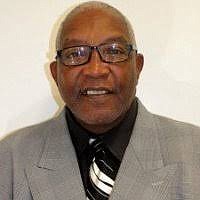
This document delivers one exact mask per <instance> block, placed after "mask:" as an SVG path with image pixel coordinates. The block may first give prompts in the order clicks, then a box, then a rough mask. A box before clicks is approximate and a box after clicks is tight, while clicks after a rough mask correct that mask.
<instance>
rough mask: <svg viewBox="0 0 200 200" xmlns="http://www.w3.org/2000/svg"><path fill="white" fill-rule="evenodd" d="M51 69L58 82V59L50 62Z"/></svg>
mask: <svg viewBox="0 0 200 200" xmlns="http://www.w3.org/2000/svg"><path fill="white" fill-rule="evenodd" d="M50 70H51V75H52V77H53V79H54V81H55V82H56V84H57V62H56V61H53V62H52V63H51V64H50Z"/></svg>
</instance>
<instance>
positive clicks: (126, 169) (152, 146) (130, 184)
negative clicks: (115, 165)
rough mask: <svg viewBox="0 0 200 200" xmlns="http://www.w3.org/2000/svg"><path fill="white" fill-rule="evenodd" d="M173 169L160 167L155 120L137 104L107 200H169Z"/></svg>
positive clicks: (161, 161)
mask: <svg viewBox="0 0 200 200" xmlns="http://www.w3.org/2000/svg"><path fill="white" fill-rule="evenodd" d="M176 168H177V166H176V165H168V166H164V163H163V159H162V152H161V149H160V142H159V138H158V130H157V126H156V124H155V119H154V117H153V115H152V114H150V113H149V112H148V111H147V110H146V109H145V108H144V107H143V106H142V104H141V103H140V101H139V107H138V115H137V118H136V122H135V126H134V130H133V133H132V136H131V139H130V142H129V145H128V147H127V149H126V152H125V154H124V157H123V161H122V163H121V166H120V169H119V172H118V175H117V178H116V181H115V185H114V188H113V192H112V194H111V197H110V199H111V200H130V199H131V200H138V199H140V200H151V199H152V200H161V199H162V200H170V191H169V189H170V187H169V186H170V183H171V181H172V180H173V176H174V174H175V171H176Z"/></svg>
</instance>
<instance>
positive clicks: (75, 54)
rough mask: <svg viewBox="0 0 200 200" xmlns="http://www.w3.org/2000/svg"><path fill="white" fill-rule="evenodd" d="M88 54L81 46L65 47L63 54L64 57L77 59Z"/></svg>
mask: <svg viewBox="0 0 200 200" xmlns="http://www.w3.org/2000/svg"><path fill="white" fill-rule="evenodd" d="M86 55H87V52H86V50H85V49H84V48H81V47H75V48H69V49H65V51H64V52H63V54H62V56H63V58H64V59H77V58H80V57H85V56H86Z"/></svg>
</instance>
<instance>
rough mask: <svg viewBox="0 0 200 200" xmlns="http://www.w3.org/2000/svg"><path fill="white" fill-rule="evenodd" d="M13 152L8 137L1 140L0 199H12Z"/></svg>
mask: <svg viewBox="0 0 200 200" xmlns="http://www.w3.org/2000/svg"><path fill="white" fill-rule="evenodd" d="M12 169H13V163H12V152H11V147H10V142H9V140H7V139H3V140H2V141H0V199H1V200H12V182H13V179H12Z"/></svg>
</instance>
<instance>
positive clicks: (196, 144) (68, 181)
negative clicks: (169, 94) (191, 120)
mask: <svg viewBox="0 0 200 200" xmlns="http://www.w3.org/2000/svg"><path fill="white" fill-rule="evenodd" d="M121 134H123V133H121ZM11 199H13V200H65V199H66V200H85V199H86V197H85V193H84V188H83V185H82V181H81V176H80V172H79V167H78V163H77V159H76V154H75V150H74V147H73V145H72V142H71V139H70V136H69V132H68V128H67V126H66V121H65V116H64V112H62V113H61V114H60V115H59V116H58V117H56V118H53V119H51V120H49V121H47V122H44V123H41V124H39V125H35V126H32V127H28V128H25V129H22V130H20V131H18V132H17V133H15V134H12V135H10V136H8V137H7V138H5V139H4V140H2V141H1V143H0V200H11ZM186 199H187V200H199V199H200V129H199V128H198V127H195V126H192V125H188V124H185V123H181V122H177V121H173V120H170V119H167V118H164V117H161V116H157V115H153V114H151V113H149V112H148V111H147V110H146V109H145V108H144V107H143V105H142V104H141V103H140V102H139V108H138V115H137V119H136V123H135V127H134V130H133V134H132V136H131V139H130V143H129V145H128V147H127V149H126V152H125V155H124V158H123V161H122V163H121V166H120V169H119V172H118V175H117V178H116V181H115V185H114V189H113V192H112V194H111V197H110V200H186Z"/></svg>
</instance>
